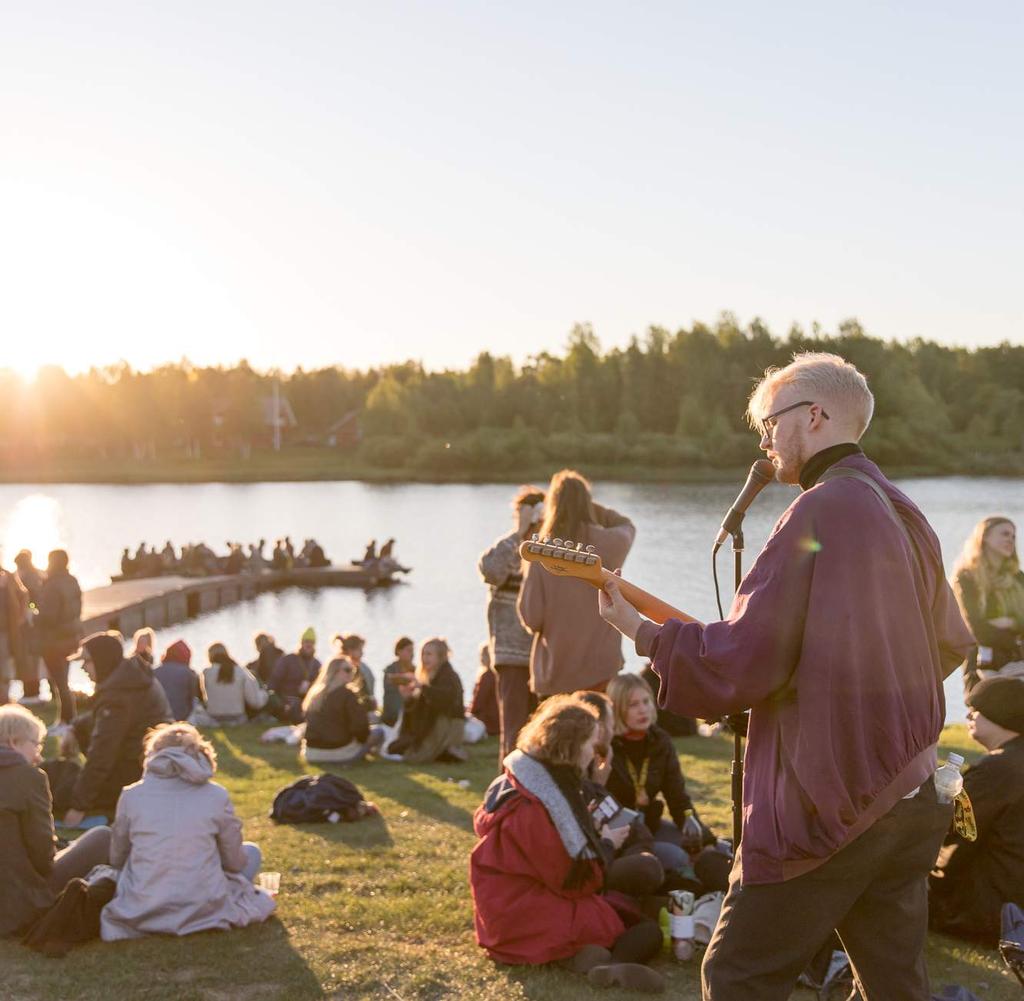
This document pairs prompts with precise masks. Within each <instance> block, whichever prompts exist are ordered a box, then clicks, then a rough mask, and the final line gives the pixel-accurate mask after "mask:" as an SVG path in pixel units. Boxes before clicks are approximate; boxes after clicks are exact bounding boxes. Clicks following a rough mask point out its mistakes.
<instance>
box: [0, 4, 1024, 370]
mask: <svg viewBox="0 0 1024 1001" xmlns="http://www.w3.org/2000/svg"><path fill="white" fill-rule="evenodd" d="M1022 12H1024V7H1022V6H1021V5H1020V4H1019V3H1016V2H1009V3H1003V4H1000V3H985V2H979V3H977V4H963V3H961V2H956V3H950V2H928V3H925V2H906V3H900V4H893V3H885V4H882V3H873V2H865V3H859V4H845V5H841V4H835V3H831V4H830V3H824V4H823V3H820V2H814V3H812V2H807V3H803V4H790V3H785V2H783V3H778V4H766V3H763V2H753V3H745V4H740V3H734V4H709V3H706V2H700V3H683V2H679V0H676V2H670V3H663V4H662V3H644V4H627V3H625V2H622V3H618V4H608V3H600V2H593V0H588V2H586V3H575V2H559V3H551V2H534V0H517V2H515V3H502V4H499V3H480V2H469V0H467V2H465V3H451V2H443V0H429V2H419V3H413V2H411V0H410V2H406V3H394V2H388V0H373V2H372V3H357V2H353V0H350V2H338V0H325V2H314V0H302V2H297V3H280V2H267V0H218V2H209V0H204V2H194V0H175V2H173V3H139V2H137V0H128V2H118V0H99V2H96V3H88V4H83V3H80V2H69V0H64V2H61V0H56V2H52V3H23V4H6V5H5V7H4V15H3V31H2V32H0V149H2V154H0V275H2V288H3V291H2V293H0V366H5V365H7V366H14V367H18V368H19V369H21V370H25V371H31V370H32V369H34V368H35V367H36V366H38V365H39V364H40V363H43V362H58V363H61V364H63V365H65V367H67V368H69V369H81V368H83V367H88V366H89V365H90V364H102V363H107V362H111V361H115V360H117V359H119V358H124V359H126V360H128V361H129V362H131V363H132V364H134V365H136V366H138V367H148V366H150V365H152V364H154V363H157V362H160V361H164V360H173V359H177V358H180V357H182V356H185V355H187V356H189V357H190V358H192V359H193V360H194V361H197V362H203V363H205V362H218V361H223V362H231V361H234V360H236V359H238V358H240V357H247V358H248V359H249V360H250V361H251V362H252V363H253V364H255V365H257V366H260V367H268V366H273V365H278V366H281V367H284V368H293V367H294V366H296V365H300V364H301V365H303V366H306V367H310V366H315V365H322V364H330V363H340V364H344V365H348V366H355V367H364V366H368V365H371V364H375V363H380V362H386V361H393V360H400V359H405V358H408V357H416V358H421V359H423V360H424V361H425V362H426V363H427V364H428V365H430V366H442V365H457V366H458V365H463V364H465V363H466V362H467V361H468V360H469V359H470V358H472V357H473V356H474V355H475V354H476V353H477V352H478V351H480V350H482V349H484V348H487V349H489V350H491V351H493V352H496V353H507V354H511V355H513V356H514V357H516V358H517V359H522V358H524V357H526V356H527V355H529V354H531V353H535V352H537V351H540V350H543V349H548V350H557V349H560V348H561V346H562V345H563V343H564V341H565V338H566V335H567V333H568V331H569V329H570V327H571V326H572V324H573V323H574V322H577V321H589V322H591V323H593V325H594V328H595V330H596V332H597V334H598V335H599V337H601V339H602V342H603V343H604V344H606V345H610V344H619V343H623V342H625V341H626V340H627V339H628V337H629V336H630V335H631V334H633V333H642V332H643V330H644V329H645V328H646V327H647V326H648V325H649V324H652V323H656V324H661V325H664V326H667V327H669V328H672V329H675V328H677V327H679V326H683V325H686V326H688V325H689V324H690V323H691V322H692V321H693V320H695V319H701V320H705V321H713V320H714V319H715V317H716V316H717V315H718V313H719V312H720V311H721V310H724V309H729V310H732V311H733V312H735V313H736V314H737V315H738V316H739V318H740V319H741V321H744V322H746V321H748V320H750V319H751V318H752V317H754V316H757V315H759V316H761V317H763V318H764V319H765V320H766V321H767V322H768V324H769V326H770V327H771V328H772V329H773V330H774V331H775V332H777V333H784V332H785V331H786V329H788V327H789V325H790V323H791V322H793V321H796V322H799V323H801V324H802V325H804V326H805V327H808V326H809V325H810V323H811V322H812V321H814V320H818V321H820V322H821V323H822V324H823V325H824V326H825V328H826V329H834V327H835V326H836V324H837V323H838V321H839V320H841V319H843V318H844V317H848V316H857V317H858V318H859V319H860V320H861V322H862V323H863V324H864V325H865V326H866V328H867V329H868V331H869V332H870V333H873V334H877V335H880V336H883V337H911V336H915V335H922V336H925V337H930V338H934V339H937V340H941V341H945V342H954V343H962V344H980V343H994V342H997V341H999V340H1004V339H1005V340H1011V341H1016V342H1021V341H1022V340H1024V303H1022V292H1021V290H1022V288H1024V283H1022V280H1021V263H1022V262H1024V246H1022V243H1024V236H1022V234H1024V198H1022V197H1021V177H1022V165H1024V121H1022V117H1021V107H1022V97H1024V68H1022V67H1024V60H1022V59H1021V55H1020V54H1021V51H1022V50H1024V13H1022Z"/></svg>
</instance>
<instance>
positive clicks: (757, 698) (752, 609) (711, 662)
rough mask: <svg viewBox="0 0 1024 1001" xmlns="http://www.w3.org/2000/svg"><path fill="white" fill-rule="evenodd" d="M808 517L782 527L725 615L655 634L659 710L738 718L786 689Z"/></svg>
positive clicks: (797, 642)
mask: <svg viewBox="0 0 1024 1001" xmlns="http://www.w3.org/2000/svg"><path fill="white" fill-rule="evenodd" d="M813 536H814V533H813V531H812V527H811V525H809V524H808V518H807V516H797V515H796V512H794V511H793V509H791V510H790V511H788V512H787V513H786V514H785V515H784V516H783V518H782V520H780V522H779V524H778V526H777V528H776V530H775V532H774V533H773V534H772V536H771V537H770V538H769V539H768V542H767V543H766V544H765V547H764V549H763V550H762V551H761V553H760V555H759V556H758V558H757V560H756V561H755V562H754V565H753V566H752V567H751V569H750V572H749V573H748V574H747V576H746V577H745V578H744V580H743V584H742V585H741V587H740V589H739V591H738V592H737V593H736V596H735V597H734V598H733V603H732V607H731V608H730V610H729V614H728V616H727V617H726V618H725V619H724V620H723V621H721V622H713V623H710V624H709V625H706V626H702V625H700V624H699V623H696V622H686V623H684V622H681V621H679V619H669V620H668V621H667V622H666V623H665V624H664V625H663V626H662V627H661V628H660V629H659V630H657V632H653V631H652V630H650V629H649V628H648V627H646V626H645V627H644V629H643V631H642V632H641V633H638V634H637V639H638V640H641V638H642V637H644V636H646V634H647V633H651V634H652V638H651V640H650V654H651V658H652V660H653V663H654V669H655V671H656V672H657V674H658V676H659V677H660V678H661V692H660V695H659V699H658V702H659V704H660V705H661V706H662V707H663V708H666V709H670V710H671V711H672V712H676V713H679V714H681V715H684V716H701V717H715V716H725V715H728V714H730V713H736V712H742V711H743V710H746V709H749V708H750V707H751V706H754V705H756V704H758V703H759V702H763V701H764V700H765V699H767V698H768V697H769V696H771V695H773V694H776V693H778V692H780V691H782V689H784V688H785V686H786V685H787V684H788V682H789V680H790V678H791V677H792V674H793V671H794V670H795V669H796V665H797V663H798V662H799V659H800V650H801V645H802V643H803V633H804V619H805V616H806V608H807V601H808V595H809V593H810V584H811V576H812V573H813V570H814V561H815V559H816V547H815V546H814V545H809V544H808V541H809V540H811V539H813Z"/></svg>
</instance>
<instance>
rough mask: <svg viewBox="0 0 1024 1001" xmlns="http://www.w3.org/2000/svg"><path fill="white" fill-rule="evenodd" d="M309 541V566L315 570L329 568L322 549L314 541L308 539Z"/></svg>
mask: <svg viewBox="0 0 1024 1001" xmlns="http://www.w3.org/2000/svg"><path fill="white" fill-rule="evenodd" d="M309 541H310V543H311V544H310V547H309V565H310V566H311V567H314V568H316V569H319V568H321V567H329V566H330V565H331V561H330V560H329V559H328V558H327V554H326V553H325V552H324V547H323V546H321V545H320V543H319V542H317V541H316V539H310V540H309Z"/></svg>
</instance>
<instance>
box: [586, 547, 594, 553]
mask: <svg viewBox="0 0 1024 1001" xmlns="http://www.w3.org/2000/svg"><path fill="white" fill-rule="evenodd" d="M586 551H587V552H588V553H593V552H595V549H594V547H593V546H587V550H586Z"/></svg>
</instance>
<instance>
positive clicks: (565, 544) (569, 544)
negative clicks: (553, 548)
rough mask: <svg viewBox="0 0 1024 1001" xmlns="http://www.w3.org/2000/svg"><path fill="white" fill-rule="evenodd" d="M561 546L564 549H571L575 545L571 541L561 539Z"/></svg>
mask: <svg viewBox="0 0 1024 1001" xmlns="http://www.w3.org/2000/svg"><path fill="white" fill-rule="evenodd" d="M562 545H563V546H565V548H566V549H572V547H573V546H574V545H575V543H574V542H573V541H572V539H563V540H562Z"/></svg>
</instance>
